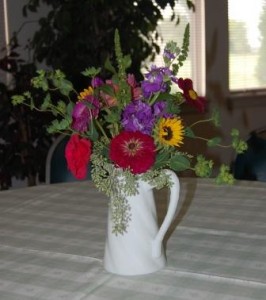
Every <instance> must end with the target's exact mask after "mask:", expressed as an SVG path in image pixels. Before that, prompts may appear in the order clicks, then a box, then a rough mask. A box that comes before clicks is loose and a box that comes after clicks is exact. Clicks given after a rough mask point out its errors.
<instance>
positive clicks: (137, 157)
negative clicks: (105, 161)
mask: <svg viewBox="0 0 266 300" xmlns="http://www.w3.org/2000/svg"><path fill="white" fill-rule="evenodd" d="M155 154H156V152H155V144H154V141H153V138H152V137H150V136H149V135H147V134H144V133H141V132H139V131H136V132H129V131H122V132H121V133H120V134H118V135H117V136H115V137H114V138H113V139H112V140H111V143H110V151H109V157H110V159H111V160H112V161H113V162H114V163H115V164H116V165H117V166H118V167H120V168H123V169H127V168H128V169H130V171H131V172H132V173H133V174H141V173H144V172H146V171H148V170H149V169H150V168H151V167H152V166H153V164H154V162H155Z"/></svg>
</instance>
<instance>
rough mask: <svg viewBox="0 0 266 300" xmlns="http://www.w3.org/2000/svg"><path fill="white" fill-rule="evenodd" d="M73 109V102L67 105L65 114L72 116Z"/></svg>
mask: <svg viewBox="0 0 266 300" xmlns="http://www.w3.org/2000/svg"><path fill="white" fill-rule="evenodd" d="M73 108H74V103H73V102H70V103H68V105H67V107H66V112H67V114H68V115H69V116H71V115H72V111H73Z"/></svg>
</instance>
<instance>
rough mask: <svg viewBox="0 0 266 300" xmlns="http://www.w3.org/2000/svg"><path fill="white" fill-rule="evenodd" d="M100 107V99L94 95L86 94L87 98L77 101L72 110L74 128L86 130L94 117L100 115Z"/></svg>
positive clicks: (81, 130) (80, 130)
mask: <svg viewBox="0 0 266 300" xmlns="http://www.w3.org/2000/svg"><path fill="white" fill-rule="evenodd" d="M99 109H100V103H99V100H98V99H97V98H95V97H94V96H93V95H89V96H86V97H85V100H83V101H79V102H77V103H76V105H75V106H74V108H73V112H72V128H73V129H74V130H76V131H79V132H84V131H86V130H87V128H88V124H89V122H90V121H91V120H92V118H96V117H97V116H98V114H99Z"/></svg>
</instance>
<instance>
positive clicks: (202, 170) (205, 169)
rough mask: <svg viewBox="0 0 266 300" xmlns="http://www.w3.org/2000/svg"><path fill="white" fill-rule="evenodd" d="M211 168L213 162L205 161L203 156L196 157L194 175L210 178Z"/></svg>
mask: <svg viewBox="0 0 266 300" xmlns="http://www.w3.org/2000/svg"><path fill="white" fill-rule="evenodd" d="M212 168H213V161H212V160H206V158H205V157H204V156H203V155H198V156H197V163H196V165H195V167H194V169H195V174H196V175H197V176H199V177H210V176H211V173H212Z"/></svg>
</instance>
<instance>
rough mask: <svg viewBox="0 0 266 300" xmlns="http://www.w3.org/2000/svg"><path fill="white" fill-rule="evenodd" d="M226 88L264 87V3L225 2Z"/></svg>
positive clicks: (231, 0) (265, 45) (265, 15)
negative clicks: (227, 67)
mask: <svg viewBox="0 0 266 300" xmlns="http://www.w3.org/2000/svg"><path fill="white" fill-rule="evenodd" d="M228 19H229V89H230V90H231V91H237V90H250V89H263V88H266V0H252V1H239V0H228Z"/></svg>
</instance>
